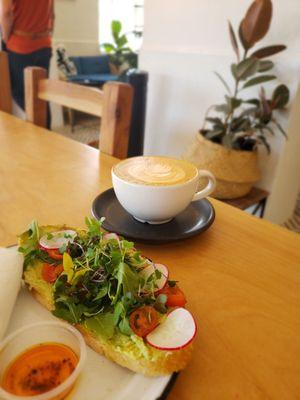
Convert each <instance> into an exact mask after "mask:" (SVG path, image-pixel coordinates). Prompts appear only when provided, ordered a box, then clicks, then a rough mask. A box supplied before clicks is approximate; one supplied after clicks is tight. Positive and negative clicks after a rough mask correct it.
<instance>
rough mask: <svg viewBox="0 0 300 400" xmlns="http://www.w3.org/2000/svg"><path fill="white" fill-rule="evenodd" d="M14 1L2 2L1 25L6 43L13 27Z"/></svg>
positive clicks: (0, 8)
mask: <svg viewBox="0 0 300 400" xmlns="http://www.w3.org/2000/svg"><path fill="white" fill-rule="evenodd" d="M12 2H13V0H0V25H1V29H2V37H3V41H4V43H6V42H7V41H8V39H9V36H10V34H11V31H12V26H13V11H12Z"/></svg>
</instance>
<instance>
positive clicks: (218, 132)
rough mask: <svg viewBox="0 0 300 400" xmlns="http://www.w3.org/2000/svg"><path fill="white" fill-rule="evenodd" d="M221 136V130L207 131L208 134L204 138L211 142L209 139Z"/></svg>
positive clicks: (222, 132)
mask: <svg viewBox="0 0 300 400" xmlns="http://www.w3.org/2000/svg"><path fill="white" fill-rule="evenodd" d="M223 134H224V131H223V130H216V131H208V132H207V133H206V134H205V138H206V139H208V140H211V139H214V138H216V137H218V136H220V137H221V135H223Z"/></svg>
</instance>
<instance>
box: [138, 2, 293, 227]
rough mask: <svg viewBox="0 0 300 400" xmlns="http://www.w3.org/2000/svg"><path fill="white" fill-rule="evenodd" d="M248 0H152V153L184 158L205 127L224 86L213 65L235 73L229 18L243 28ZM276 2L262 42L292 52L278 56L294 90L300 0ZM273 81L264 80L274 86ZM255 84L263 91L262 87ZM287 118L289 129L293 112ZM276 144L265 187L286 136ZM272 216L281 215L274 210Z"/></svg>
mask: <svg viewBox="0 0 300 400" xmlns="http://www.w3.org/2000/svg"><path fill="white" fill-rule="evenodd" d="M250 3H251V1H250V0H226V1H224V0H218V1H217V2H216V1H212V0H201V1H199V0H185V1H182V0H164V1H161V0H146V4H145V34H144V43H143V47H142V50H141V56H140V67H141V68H142V69H145V70H147V71H149V75H150V81H149V96H148V110H147V125H146V137H145V153H146V154H150V153H152V154H169V155H175V156H180V155H181V154H182V153H183V151H184V149H185V148H186V147H187V146H188V145H189V143H190V142H191V141H192V140H193V138H194V136H195V134H196V133H197V131H198V130H199V128H201V125H202V123H203V117H204V113H205V111H206V109H207V107H208V106H210V105H211V104H216V103H218V102H220V101H222V96H223V95H224V90H223V87H222V86H221V84H220V83H219V81H218V80H217V78H216V77H215V76H214V74H213V71H214V70H217V71H219V72H220V73H222V74H224V76H225V77H226V78H228V79H230V72H229V65H230V63H231V62H233V60H234V54H233V51H232V49H231V45H230V41H229V37H228V30H227V20H228V19H230V20H231V21H232V23H233V25H234V27H237V25H238V23H239V21H240V19H241V18H242V16H243V15H244V13H245V11H246V9H247V7H248V6H249V4H250ZM273 3H274V18H273V22H272V27H271V30H270V32H269V34H268V36H267V38H266V39H265V40H264V42H263V44H264V45H268V44H275V43H285V44H287V45H288V47H289V49H288V51H286V52H285V53H282V55H278V56H277V57H276V63H277V67H276V73H277V75H278V77H279V81H282V82H284V83H286V84H288V85H289V87H290V89H291V91H292V94H293V95H294V94H295V92H296V89H297V85H298V82H299V79H300V35H299V21H298V19H299V15H300V1H299V0H276V1H273ZM274 85H275V84H273V83H272V84H270V85H269V86H268V85H265V86H266V88H267V89H268V88H269V90H271V89H272V87H274ZM251 90H252V91H253V92H254V93H257V92H256V90H257V89H251ZM251 90H249V96H250V95H251ZM282 124H283V125H284V126H285V127H287V116H285V117H283V119H282ZM271 142H272V148H273V151H272V154H271V156H266V155H264V154H263V156H262V162H261V164H262V166H261V167H262V172H263V178H262V182H261V183H260V186H261V187H264V188H267V189H271V188H272V185H273V181H274V176H275V174H276V171H277V168H276V166H277V165H278V160H279V155H280V153H281V149H282V145H283V138H282V137H281V135H280V134H278V135H277V137H275V138H274V139H271ZM299 163H300V157H299ZM298 167H299V169H298V170H296V171H292V173H293V174H298V173H299V172H298V171H299V170H300V164H299V165H298ZM299 181H300V177H299ZM290 201H293V199H290ZM292 206H293V205H292ZM292 206H291V207H292ZM290 212H291V210H286V213H290ZM271 214H272V213H271ZM268 217H269V219H272V220H274V221H275V220H276V215H273V214H272V215H270V214H269V216H268ZM277 222H281V221H279V220H278V219H277Z"/></svg>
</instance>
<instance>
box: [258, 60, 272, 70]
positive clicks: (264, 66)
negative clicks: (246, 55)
mask: <svg viewBox="0 0 300 400" xmlns="http://www.w3.org/2000/svg"><path fill="white" fill-rule="evenodd" d="M272 68H274V63H273V62H272V61H270V60H266V61H260V62H259V67H258V72H267V71H270V70H271V69H272Z"/></svg>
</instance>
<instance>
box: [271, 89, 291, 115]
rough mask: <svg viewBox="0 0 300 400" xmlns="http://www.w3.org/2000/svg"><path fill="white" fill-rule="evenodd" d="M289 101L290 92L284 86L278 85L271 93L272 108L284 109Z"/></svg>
mask: <svg viewBox="0 0 300 400" xmlns="http://www.w3.org/2000/svg"><path fill="white" fill-rule="evenodd" d="M289 99H290V91H289V89H288V87H287V86H286V85H279V86H277V88H276V89H275V90H274V92H273V96H272V108H273V109H278V108H279V109H280V108H284V107H285V106H286V105H287V103H288V102H289Z"/></svg>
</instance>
